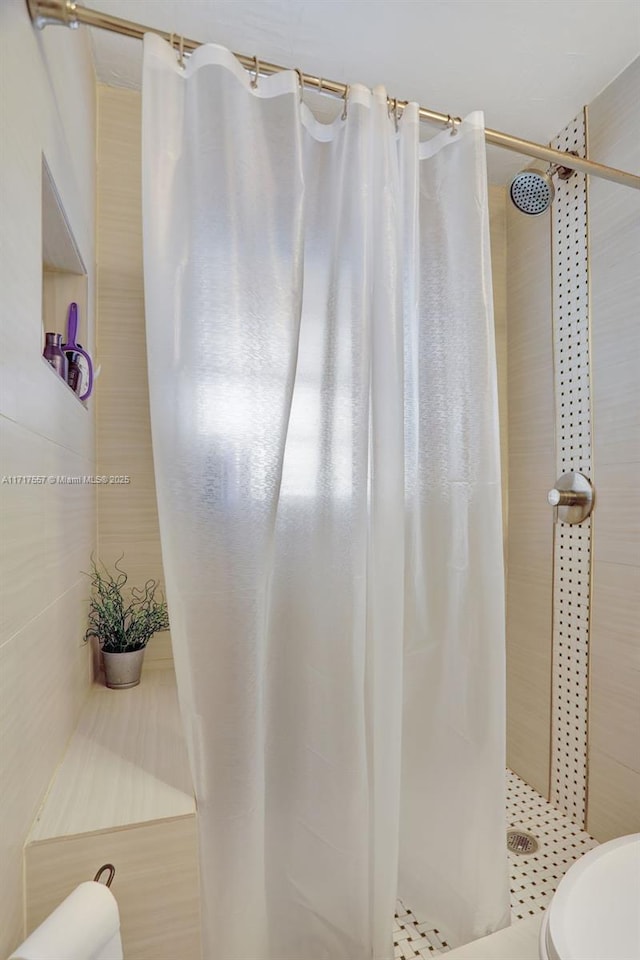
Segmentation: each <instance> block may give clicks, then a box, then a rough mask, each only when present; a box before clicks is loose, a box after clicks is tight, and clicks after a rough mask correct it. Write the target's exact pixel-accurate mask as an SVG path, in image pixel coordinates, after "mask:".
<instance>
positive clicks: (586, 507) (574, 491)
mask: <svg viewBox="0 0 640 960" xmlns="http://www.w3.org/2000/svg"><path fill="white" fill-rule="evenodd" d="M547 500H548V501H549V503H550V504H551V506H552V507H557V508H558V510H557V518H558V520H560V521H561V522H562V523H582V521H583V520H586V518H587V517H588V516H589V514H590V513H591V510H592V508H593V488H592V486H591V484H590V482H589V481H588V480H587V478H586V477H584V476H583V475H582V474H581V473H573V472H572V473H563V474H562V476H561V477H560V478H559V479H558V480H557V481H556V485H555V487H554V488H553V489H552V490H549V493H548V494H547Z"/></svg>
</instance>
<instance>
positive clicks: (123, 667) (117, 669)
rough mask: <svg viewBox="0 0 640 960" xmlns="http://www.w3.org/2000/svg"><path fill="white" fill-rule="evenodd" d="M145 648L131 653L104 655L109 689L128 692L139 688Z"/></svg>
mask: <svg viewBox="0 0 640 960" xmlns="http://www.w3.org/2000/svg"><path fill="white" fill-rule="evenodd" d="M143 659H144V648H143V649H142V650H134V651H133V652H131V653H104V651H103V653H102V660H103V663H104V674H105V678H106V683H107V686H108V687H111V689H112V690H126V688H127V687H137V686H138V684H139V683H140V674H141V673H142V661H143Z"/></svg>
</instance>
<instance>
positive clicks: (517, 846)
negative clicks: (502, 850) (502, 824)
mask: <svg viewBox="0 0 640 960" xmlns="http://www.w3.org/2000/svg"><path fill="white" fill-rule="evenodd" d="M507 849H508V850H510V851H511V853H535V852H536V850H537V849H538V841H537V840H536V838H535V837H532V836H531V834H530V833H525V831H524V830H507Z"/></svg>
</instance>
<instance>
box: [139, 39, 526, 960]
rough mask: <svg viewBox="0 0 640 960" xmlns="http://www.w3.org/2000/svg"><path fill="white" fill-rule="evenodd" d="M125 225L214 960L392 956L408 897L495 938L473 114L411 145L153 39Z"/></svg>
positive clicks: (489, 502) (378, 113)
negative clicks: (139, 240)
mask: <svg viewBox="0 0 640 960" xmlns="http://www.w3.org/2000/svg"><path fill="white" fill-rule="evenodd" d="M143 208H144V209H143V213H144V265H145V303H146V315H147V341H148V360H149V386H150V398H151V419H152V433H153V447H154V461H155V471H156V487H157V496H158V507H159V516H160V527H161V538H162V552H163V563H164V569H165V578H166V588H167V597H168V601H169V609H170V616H171V623H172V638H173V644H174V659H175V665H176V674H177V679H178V690H179V697H180V704H181V711H182V715H183V720H184V724H185V729H186V733H187V741H188V747H189V753H190V759H191V765H192V770H193V777H194V785H195V790H196V795H197V801H198V822H199V834H200V862H201V875H202V893H203V902H202V916H203V928H204V930H203V936H204V957H205V960H301V958H303V957H304V960H372V958H373V960H389V958H391V957H392V956H393V947H392V943H391V924H392V917H393V908H394V901H395V897H396V891H397V888H398V882H399V884H400V888H399V892H400V894H401V895H402V894H403V892H406V896H407V899H408V902H409V903H410V904H411V906H412V908H413V909H414V910H416V911H418V909H420V910H423V911H424V915H425V917H429V918H431V917H434V918H436V919H437V920H438V922H440V923H441V924H442V927H443V929H447V930H449V931H450V932H451V933H452V935H454V936H456V937H457V938H458V939H459V940H460V941H462V940H465V939H470V938H471V937H472V936H474V935H475V936H479V935H481V934H483V933H485V932H488V931H489V930H490V929H494V928H497V927H498V926H501V925H504V923H505V922H507V915H508V914H507V907H508V901H507V885H506V859H505V856H504V843H505V838H504V755H503V754H504V746H503V739H504V730H503V723H504V689H503V688H504V677H503V672H504V667H503V662H502V660H503V647H504V633H503V631H504V628H503V612H502V602H503V598H502V579H501V578H502V556H501V542H502V541H501V530H500V526H501V523H500V476H499V461H498V434H497V401H496V385H495V384H496V377H495V357H494V352H493V326H492V313H491V283H490V268H489V262H488V251H489V246H488V234H487V223H488V213H487V195H486V175H485V167H484V140H483V128H482V118H481V115H479V114H474V115H472V116H471V117H469V118H467V120H466V121H465V122H464V123H463V124H462V126H461V128H460V131H459V133H458V134H457V135H456V136H455V137H452V136H451V135H450V134H449V133H448V132H446V133H445V134H441V135H439V136H437V137H436V138H435V139H434V140H431V141H429V142H428V143H426V144H420V142H419V122H418V115H417V108H416V105H410V106H409V107H408V108H407V109H406V111H405V114H404V116H403V117H402V120H401V121H400V124H399V127H398V131H397V132H396V128H395V125H394V122H393V120H392V119H390V118H389V116H388V112H387V99H386V93H385V91H384V90H383V89H382V88H376V90H374V91H373V92H370V91H368V90H367V89H365V88H364V87H360V86H354V87H352V88H351V95H350V98H349V103H348V111H347V117H346V119H342V118H341V117H338V118H337V119H336V121H334V122H333V123H332V124H321V123H319V122H318V121H317V120H316V119H315V118H314V117H313V115H312V114H311V112H310V111H309V110H308V109H307V107H306V106H304V105H301V103H300V97H299V90H298V86H297V78H296V75H295V73H293V72H291V73H282V74H278V75H274V76H272V77H269V78H266V79H261V80H260V81H259V83H258V86H257V88H255V89H253V88H251V86H250V83H249V78H248V76H247V74H246V73H245V71H244V70H243V69H242V67H240V65H239V64H238V63H237V61H236V60H235V58H234V57H233V56H232V55H231V54H230V53H229V52H228V51H226V50H224V49H223V48H220V47H215V46H206V47H202V48H199V50H198V51H196V53H195V54H194V55H193V56H192V57H191V58H190V59H189V62H188V64H187V67H186V69H185V70H184V71H183V70H181V69H180V68H179V67H178V65H177V64H176V62H175V58H174V55H173V53H172V51H171V50H170V48H169V46H168V45H167V44H165V43H164V42H163V41H161V40H160V39H159V38H157V37H153V36H148V37H146V38H145V63H144V82H143ZM427 821H428V822H427ZM487 858H488V859H487ZM409 896H411V897H412V898H414V899H411V900H409ZM434 911H435V912H434Z"/></svg>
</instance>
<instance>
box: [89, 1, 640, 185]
mask: <svg viewBox="0 0 640 960" xmlns="http://www.w3.org/2000/svg"><path fill="white" fill-rule="evenodd" d="M86 6H91V7H93V8H95V9H98V10H101V11H103V12H107V13H110V14H113V15H115V16H118V17H124V18H125V19H128V20H135V21H137V22H142V23H144V24H146V25H147V26H152V27H158V28H160V29H163V30H167V31H174V32H175V33H176V34H183V35H184V36H186V37H190V38H192V39H195V40H203V41H213V42H215V43H219V44H223V45H224V46H226V47H229V48H230V49H231V50H235V51H237V52H239V53H244V54H247V55H249V56H253V55H254V54H257V55H258V57H259V58H260V59H262V60H269V61H271V62H274V63H280V64H283V65H285V66H290V67H299V68H301V69H303V70H304V71H306V72H307V73H311V74H315V75H318V76H324V77H327V78H329V79H332V80H340V81H343V82H347V83H355V82H360V83H364V84H366V85H367V86H370V87H372V86H375V85H376V84H378V83H382V84H384V85H385V87H386V88H387V91H388V93H389V95H390V96H397V97H398V98H399V99H406V100H417V101H418V102H419V103H420V104H421V105H422V106H424V107H428V108H430V109H432V110H437V111H440V112H442V113H451V114H454V115H462V116H464V115H465V114H466V113H469V112H470V111H472V110H476V109H482V110H484V112H485V121H486V124H487V126H488V127H493V128H494V129H496V130H501V131H503V132H505V133H510V134H515V135H516V136H519V137H524V138H525V139H527V140H534V141H537V142H539V143H547V142H548V141H549V140H551V139H552V138H553V136H554V135H555V134H556V133H557V132H558V131H559V130H561V129H562V128H563V127H564V126H565V125H566V123H568V121H569V120H571V119H572V118H573V117H574V116H575V114H576V113H577V112H578V110H579V109H580V108H581V107H582V106H583V105H584V104H585V103H589V102H590V101H591V100H592V99H593V98H594V97H595V96H596V94H598V93H599V92H600V91H601V90H602V89H603V88H604V87H605V86H606V85H607V84H608V83H609V82H610V81H611V80H613V78H614V77H615V76H616V75H617V74H618V73H620V71H621V70H622V69H623V68H624V67H625V66H626V65H627V64H628V63H630V62H631V60H633V59H634V58H635V57H636V56H638V52H639V51H640V4H639V3H638V0H86ZM91 32H92V44H93V51H94V58H95V64H96V71H97V75H98V79H99V80H100V81H101V82H103V83H107V84H112V85H117V86H128V87H139V86H140V76H141V59H142V50H141V44H140V43H139V42H138V41H135V40H130V39H128V38H126V37H121V36H116V35H114V34H110V33H107V32H105V31H102V30H92V31H91ZM488 159H489V173H490V180H491V182H493V183H504V182H505V181H507V180H508V179H509V177H510V176H511V175H513V173H515V171H516V170H517V169H519V167H520V166H522V158H521V157H518V156H517V155H516V154H512V153H509V152H508V151H505V150H500V149H498V148H496V147H489V148H488ZM592 159H594V160H597V159H598V158H597V157H593V158H592Z"/></svg>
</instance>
